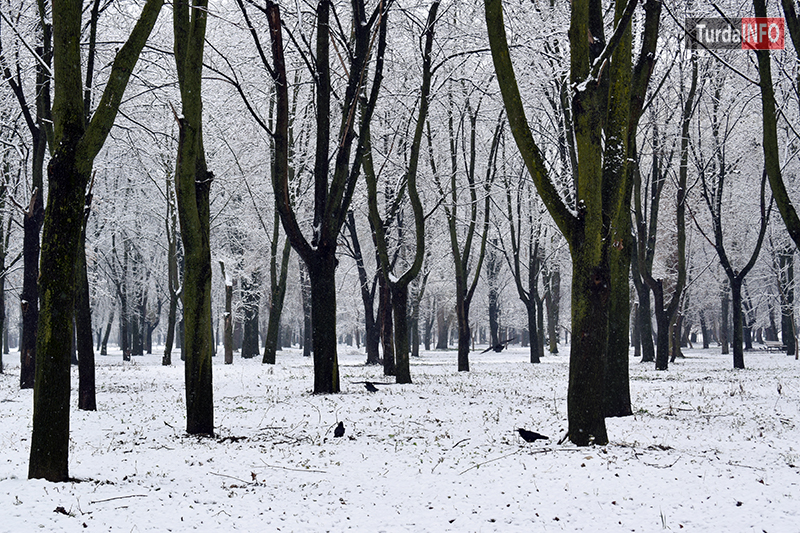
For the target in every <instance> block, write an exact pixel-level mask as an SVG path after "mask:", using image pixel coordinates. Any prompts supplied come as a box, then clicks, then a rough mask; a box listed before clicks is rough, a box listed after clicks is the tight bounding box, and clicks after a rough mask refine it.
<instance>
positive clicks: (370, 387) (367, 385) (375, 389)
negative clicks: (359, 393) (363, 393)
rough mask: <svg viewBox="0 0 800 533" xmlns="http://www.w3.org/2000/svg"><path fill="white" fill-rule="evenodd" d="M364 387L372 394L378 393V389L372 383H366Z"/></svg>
mask: <svg viewBox="0 0 800 533" xmlns="http://www.w3.org/2000/svg"><path fill="white" fill-rule="evenodd" d="M364 387H366V388H367V390H368V391H370V392H378V387H376V386H375V384H374V383H372V382H371V381H365V382H364Z"/></svg>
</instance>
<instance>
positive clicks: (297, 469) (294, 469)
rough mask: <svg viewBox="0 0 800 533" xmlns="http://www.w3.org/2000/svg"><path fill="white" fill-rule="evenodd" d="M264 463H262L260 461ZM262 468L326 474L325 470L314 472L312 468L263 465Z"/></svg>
mask: <svg viewBox="0 0 800 533" xmlns="http://www.w3.org/2000/svg"><path fill="white" fill-rule="evenodd" d="M261 462H262V463H264V461H261ZM264 466H266V467H268V468H277V469H279V470H289V471H290V472H316V473H317V474H327V472H326V471H325V470H314V469H313V468H290V467H288V466H280V465H271V464H267V463H264Z"/></svg>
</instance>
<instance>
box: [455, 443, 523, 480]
mask: <svg viewBox="0 0 800 533" xmlns="http://www.w3.org/2000/svg"><path fill="white" fill-rule="evenodd" d="M521 451H522V450H521V449H520V450H517V451H515V452H511V453H508V454H506V455H501V456H500V457H495V458H494V459H489V460H488V461H484V462H482V463H477V464H474V465H472V466H471V467H469V468H467V469H466V470H464V471H463V472H459V474H458V475H459V476H460V475H462V474H466V473H467V472H469V471H470V470H473V469H475V468H479V467H481V466H483V465H485V464H489V463H493V462H494V461H499V460H500V459H505V458H506V457H511V456H512V455H517V454H518V453H519V452H521Z"/></svg>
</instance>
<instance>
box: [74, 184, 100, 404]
mask: <svg viewBox="0 0 800 533" xmlns="http://www.w3.org/2000/svg"><path fill="white" fill-rule="evenodd" d="M91 206H92V194H91V193H89V194H87V195H86V207H85V208H84V215H83V224H82V227H81V234H80V243H79V247H80V250H79V252H78V257H77V258H78V261H77V263H76V264H75V270H76V273H75V278H76V283H75V330H76V334H77V348H78V409H81V410H82V411H96V410H97V401H96V399H95V371H94V344H93V342H92V311H91V308H90V302H89V276H88V274H87V271H86V253H85V249H86V223H87V222H88V220H89V214H90V212H91Z"/></svg>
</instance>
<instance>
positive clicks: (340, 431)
mask: <svg viewBox="0 0 800 533" xmlns="http://www.w3.org/2000/svg"><path fill="white" fill-rule="evenodd" d="M333 436H334V437H344V422H339V425H338V426H336V429H334V430H333Z"/></svg>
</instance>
